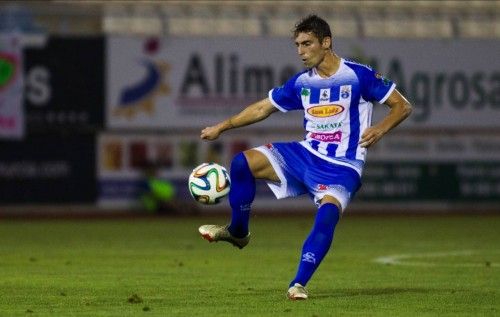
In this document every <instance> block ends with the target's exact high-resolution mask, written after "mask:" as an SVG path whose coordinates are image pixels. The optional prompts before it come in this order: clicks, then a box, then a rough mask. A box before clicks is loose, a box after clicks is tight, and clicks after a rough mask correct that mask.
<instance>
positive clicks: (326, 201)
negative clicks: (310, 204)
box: [320, 195, 343, 215]
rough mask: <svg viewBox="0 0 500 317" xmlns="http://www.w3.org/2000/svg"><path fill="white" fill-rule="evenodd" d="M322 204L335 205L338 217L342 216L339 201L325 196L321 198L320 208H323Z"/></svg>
mask: <svg viewBox="0 0 500 317" xmlns="http://www.w3.org/2000/svg"><path fill="white" fill-rule="evenodd" d="M324 204H333V205H335V206H336V207H337V208H338V210H339V213H340V215H342V212H343V210H342V204H341V203H340V201H339V200H338V199H337V198H335V197H333V196H330V195H325V196H324V197H323V198H321V201H320V207H321V206H323V205H324Z"/></svg>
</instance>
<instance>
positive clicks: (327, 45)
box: [321, 36, 332, 49]
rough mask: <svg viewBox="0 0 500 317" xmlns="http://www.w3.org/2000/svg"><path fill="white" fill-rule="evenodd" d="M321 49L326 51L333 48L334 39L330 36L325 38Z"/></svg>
mask: <svg viewBox="0 0 500 317" xmlns="http://www.w3.org/2000/svg"><path fill="white" fill-rule="evenodd" d="M321 47H323V48H324V49H330V48H331V47H332V38H331V37H329V36H325V37H324V38H323V42H321Z"/></svg>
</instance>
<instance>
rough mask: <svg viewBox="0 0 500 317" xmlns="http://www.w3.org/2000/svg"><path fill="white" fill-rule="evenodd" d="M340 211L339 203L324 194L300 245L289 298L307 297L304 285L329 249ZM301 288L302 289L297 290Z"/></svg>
mask: <svg viewBox="0 0 500 317" xmlns="http://www.w3.org/2000/svg"><path fill="white" fill-rule="evenodd" d="M341 212H342V209H341V204H340V202H339V201H338V200H337V199H336V198H334V197H332V196H329V195H325V196H324V197H323V198H322V199H321V203H320V207H319V208H318V212H317V214H316V219H315V222H314V226H313V228H312V230H311V232H310V234H309V236H308V237H307V239H306V241H305V242H304V245H303V247H302V253H301V260H300V264H299V268H298V271H297V275H296V276H295V278H294V279H293V280H292V282H291V283H290V289H289V290H288V297H289V298H290V299H294V300H295V299H306V298H307V293H306V292H305V289H304V286H306V284H307V282H309V280H310V279H311V277H312V275H313V274H314V272H315V271H316V269H317V268H318V266H319V265H320V263H321V261H322V260H323V258H324V257H325V255H326V253H327V252H328V250H329V249H330V246H331V244H332V241H333V234H334V231H335V227H336V225H337V223H338V221H339V219H340V217H341ZM297 284H298V285H297ZM301 289H302V290H304V291H303V292H299V290H301Z"/></svg>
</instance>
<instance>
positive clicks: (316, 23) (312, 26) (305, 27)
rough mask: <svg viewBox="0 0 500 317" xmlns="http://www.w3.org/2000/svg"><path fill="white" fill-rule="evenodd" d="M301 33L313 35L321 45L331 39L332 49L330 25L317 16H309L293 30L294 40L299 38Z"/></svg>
mask: <svg viewBox="0 0 500 317" xmlns="http://www.w3.org/2000/svg"><path fill="white" fill-rule="evenodd" d="M299 33H312V34H314V36H316V37H317V38H318V40H319V42H320V43H323V41H324V40H325V39H326V38H330V48H332V42H331V40H332V32H331V31H330V25H329V24H328V22H326V21H325V20H323V19H322V18H320V17H319V16H317V15H315V14H311V15H308V16H306V17H305V18H303V19H302V20H300V21H299V22H297V24H295V28H294V29H293V36H294V38H297V36H298V35H299Z"/></svg>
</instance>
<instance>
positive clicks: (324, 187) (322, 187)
mask: <svg viewBox="0 0 500 317" xmlns="http://www.w3.org/2000/svg"><path fill="white" fill-rule="evenodd" d="M327 189H328V186H327V185H324V184H319V185H318V190H321V191H322V190H327Z"/></svg>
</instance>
